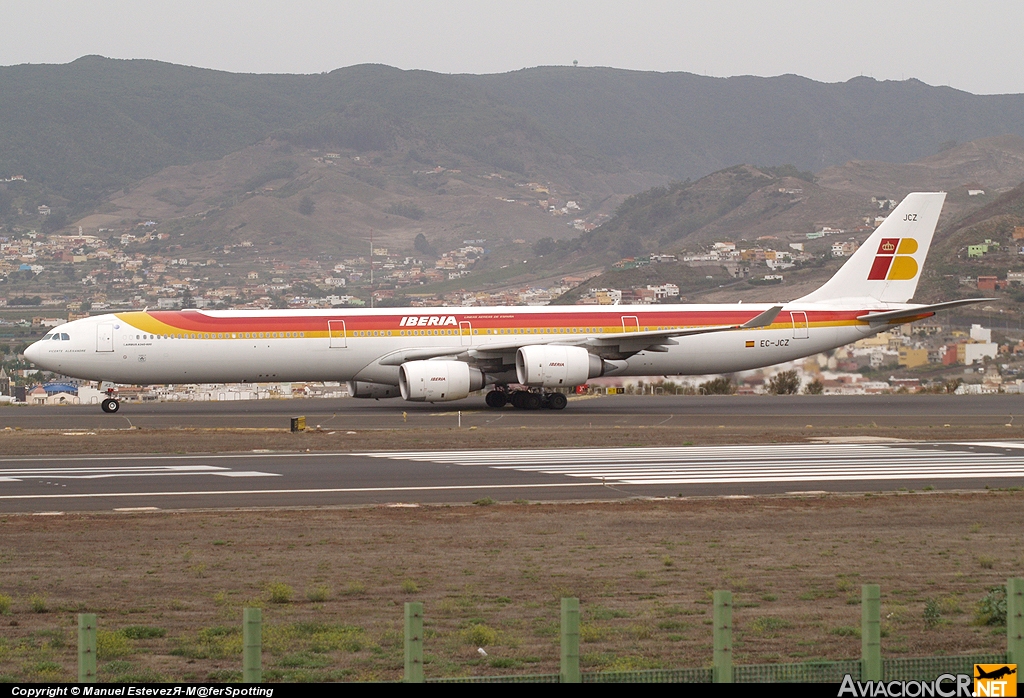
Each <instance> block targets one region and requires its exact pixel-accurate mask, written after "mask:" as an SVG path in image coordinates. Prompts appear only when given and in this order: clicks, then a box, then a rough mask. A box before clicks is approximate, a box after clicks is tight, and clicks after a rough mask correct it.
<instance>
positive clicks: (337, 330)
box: [327, 320, 348, 349]
mask: <svg viewBox="0 0 1024 698" xmlns="http://www.w3.org/2000/svg"><path fill="white" fill-rule="evenodd" d="M327 334H328V335H330V338H331V349H345V348H346V347H348V333H347V332H346V331H345V321H344V320H328V321H327Z"/></svg>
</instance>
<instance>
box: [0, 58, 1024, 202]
mask: <svg viewBox="0 0 1024 698" xmlns="http://www.w3.org/2000/svg"><path fill="white" fill-rule="evenodd" d="M0 94H2V95H3V99H2V100H0V178H3V177H7V176H10V175H14V174H21V175H24V176H25V177H27V178H28V179H29V180H30V181H34V182H38V183H40V184H42V185H43V186H44V188H45V191H44V192H43V193H42V194H41V195H42V196H44V197H49V198H50V201H48V202H39V203H49V205H50V206H51V207H57V206H63V207H67V208H68V209H69V210H70V211H71V212H72V213H81V212H84V211H85V210H86V209H87V208H88V207H89V206H91V205H95V203H96V202H97V201H98V200H99V199H101V198H102V197H103V196H104V195H106V194H110V193H112V192H113V191H116V190H120V189H123V188H124V187H126V186H128V187H130V186H131V185H132V184H134V183H135V182H137V181H139V180H141V179H143V178H145V177H146V176H149V175H152V174H154V173H156V172H158V171H160V170H161V169H163V168H164V167H168V166H172V165H189V164H193V163H196V162H200V161H210V160H215V159H218V158H221V157H224V156H225V155H227V154H229V153H233V152H236V151H238V150H240V149H242V148H244V147H246V146H250V145H253V144H256V143H260V142H263V141H265V140H266V139H267V138H269V137H272V136H273V137H274V138H275V139H276V140H278V141H285V142H288V143H291V144H293V145H295V146H297V147H301V148H317V149H324V150H338V149H349V150H353V151H356V152H370V151H374V152H392V153H393V152H402V153H408V152H410V151H414V152H415V153H416V154H418V157H421V158H423V159H425V160H428V161H432V160H435V159H436V156H437V155H438V154H444V153H446V152H447V153H454V154H457V155H458V156H460V157H463V158H468V159H471V160H473V161H476V162H479V163H482V164H486V165H487V166H489V167H491V168H496V169H498V170H501V171H504V172H507V173H515V174H519V175H523V176H525V177H527V178H531V179H532V178H536V177H537V176H539V174H542V173H544V172H548V171H551V170H556V171H562V172H564V173H566V177H567V179H566V185H567V186H569V187H582V186H583V180H582V179H576V177H577V176H579V175H583V176H585V175H586V174H594V173H624V174H626V173H641V175H642V177H641V178H642V179H644V178H649V177H650V176H656V177H661V178H663V179H664V181H668V180H669V179H680V180H681V179H685V178H687V177H689V178H697V177H701V176H704V175H706V174H708V173H710V172H713V171H716V170H719V169H722V168H724V167H728V166H731V165H734V164H736V163H739V162H751V163H757V164H766V165H781V164H785V163H792V164H794V165H795V166H796V167H798V168H799V169H802V170H812V171H815V172H817V171H819V170H821V169H823V168H825V167H829V166H834V165H840V164H842V163H844V162H847V161H848V160H851V159H854V160H885V161H896V162H907V161H911V160H916V159H919V158H922V157H925V156H927V155H930V154H933V153H935V152H937V151H938V150H939V148H940V146H941V145H942V144H943V143H948V142H950V141H954V140H955V141H960V142H966V141H970V140H974V139H977V138H982V137H988V136H998V135H1003V134H1006V133H1009V134H1015V135H1018V136H1024V96H1022V95H995V96H977V95H971V94H968V93H965V92H959V91H957V90H952V89H950V88H944V87H931V86H928V85H925V84H923V83H921V82H919V81H916V80H908V81H904V82H878V81H875V80H872V79H870V78H856V79H853V80H850V81H848V82H845V83H837V84H825V83H818V82H814V81H812V80H807V79H804V78H799V77H796V76H791V75H788V76H781V77H776V78H755V77H737V78H709V77H701V76H696V75H692V74H687V73H643V72H635V71H626V70H616V69H611V68H569V67H545V68H532V69H528V70H522V71H516V72H513V73H505V74H499V75H442V74H437V73H429V72H425V71H402V70H398V69H395V68H389V67H387V66H380V65H360V66H352V67H348V68H342V69H339V70H335V71H333V72H331V73H327V74H321V75H240V74H231V73H225V72H219V71H213V70H205V69H198V68H190V67H185V66H177V65H171V64H167V63H160V62H156V61H146V60H111V59H106V58H101V57H98V56H87V57H84V58H81V59H79V60H77V61H74V62H72V63H69V64H66V65H20V66H8V67H0ZM639 188H642V187H638V188H637V189H634V191H637V190H639ZM629 193H632V192H629ZM30 203H35V202H30ZM33 208H34V207H33Z"/></svg>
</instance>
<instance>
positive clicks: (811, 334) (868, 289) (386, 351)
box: [25, 192, 990, 413]
mask: <svg viewBox="0 0 1024 698" xmlns="http://www.w3.org/2000/svg"><path fill="white" fill-rule="evenodd" d="M945 196H946V195H945V193H942V192H939V193H914V194H909V195H908V196H907V197H906V198H905V199H904V200H903V201H902V202H901V203H900V205H899V206H897V207H896V209H895V210H894V211H893V212H892V213H891V214H890V215H889V216H888V217H887V218H886V219H885V220H884V221H883V222H882V223H881V225H879V226H878V228H876V229H875V231H874V232H873V233H872V234H871V236H870V237H869V238H868V239H867V241H866V242H865V243H864V245H862V246H861V247H860V248H859V249H858V250H857V251H856V252H855V253H854V254H853V255H852V256H851V257H850V259H849V260H847V262H846V263H845V264H844V265H843V266H842V267H841V268H840V269H839V270H838V271H837V272H836V274H835V275H834V276H833V277H832V278H831V279H829V280H828V281H827V282H826V283H825V284H824V285H823V286H821V287H820V288H818V289H817V290H816V291H814V292H812V293H810V294H808V295H806V296H803V297H802V298H799V299H797V300H794V301H791V302H788V303H749V304H748V303H742V302H741V303H735V304H676V305H667V304H666V305H615V306H554V307H552V306H547V307H465V308H430V309H426V308H423V309H419V308H387V309H353V310H217V311H204V310H180V311H177V310H176V311H162V310H157V311H150V310H143V311H138V312H124V313H114V314H108V315H98V316H94V317H89V318H83V319H79V320H74V321H73V322H69V323H67V324H64V325H61V326H59V327H56V328H54V329H53V331H51V332H49V333H48V334H47V335H46V336H45V337H43V338H42V339H41V340H39V341H37V342H35V343H34V344H32V345H31V346H29V347H28V348H27V349H26V351H25V357H26V358H27V359H28V360H29V361H31V362H32V363H34V364H35V365H36V366H37V367H39V368H42V369H45V370H48V371H54V372H57V373H62V374H65V375H68V376H74V377H77V378H85V379H89V380H95V381H100V384H101V387H102V389H105V390H106V398H105V399H104V400H103V401H102V403H101V407H102V409H103V410H104V411H105V412H108V413H114V412H117V411H118V409H119V407H120V403H119V402H118V398H117V388H116V385H117V384H153V383H165V384H166V383H259V382H288V381H347V382H348V388H349V393H350V394H351V395H352V396H353V397H357V398H392V397H398V396H401V397H402V398H404V399H405V400H410V401H413V402H431V403H433V402H446V401H449V400H459V399H462V398H465V397H468V396H469V394H470V393H472V392H475V391H478V390H483V389H485V388H488V392H487V394H486V403H487V405H488V406H490V407H493V408H501V407H504V406H505V405H506V404H509V403H511V404H512V405H513V406H514V407H517V408H520V409H539V408H548V409H556V410H557V409H563V408H564V407H565V406H566V403H567V399H566V397H565V394H564V392H561V391H556V390H554V389H559V388H563V389H564V388H573V387H576V386H579V385H583V384H585V383H586V382H587V381H588V380H589V379H591V378H596V377H598V376H651V375H657V376H665V375H704V374H713V373H727V372H733V371H743V370H749V369H754V368H762V367H765V366H771V365H773V364H778V363H782V362H786V361H792V360H794V359H798V358H801V357H804V356H809V355H812V354H817V353H819V352H822V351H826V350H829V349H834V348H836V347H841V346H843V345H845V344H849V343H851V342H854V341H856V340H858V339H861V338H863V337H867V336H870V335H873V334H876V333H878V332H881V331H883V330H885V329H887V328H890V327H892V326H894V325H899V324H902V323H907V322H913V321H915V320H920V319H923V318H926V317H930V316H932V315H934V314H935V313H936V312H937V311H940V310H944V309H948V308H954V307H957V306H962V305H966V304H968V303H977V302H981V301H984V300H990V299H984V298H973V299H962V300H956V301H949V302H945V303H937V304H932V305H920V304H910V303H908V301H909V300H910V299H911V298H912V297H913V296H914V293H915V291H916V289H917V283H918V280H919V279H920V276H921V269H922V267H923V265H924V260H925V256H926V255H927V253H928V248H929V246H930V245H931V241H932V236H933V234H934V232H935V226H936V224H937V223H938V219H939V213H940V212H941V210H942V205H943V201H944V200H945Z"/></svg>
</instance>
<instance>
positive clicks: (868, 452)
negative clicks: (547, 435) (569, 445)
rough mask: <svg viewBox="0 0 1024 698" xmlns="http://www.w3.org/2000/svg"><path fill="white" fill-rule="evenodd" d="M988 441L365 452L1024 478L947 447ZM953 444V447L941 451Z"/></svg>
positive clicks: (625, 475)
mask: <svg viewBox="0 0 1024 698" xmlns="http://www.w3.org/2000/svg"><path fill="white" fill-rule="evenodd" d="M963 445H967V446H974V445H978V446H981V445H984V446H986V447H997V448H1005V449H1011V448H1015V447H1016V448H1024V444H1018V445H1014V444H1002V443H986V444H970V443H968V444H924V446H926V448H914V447H909V446H905V445H847V444H823V445H807V444H791V445H766V446H705V447H685V448H623V449H562V450H531V451H512V450H509V451H451V452H444V451H419V452H418V451H405V452H394V453H363V454H359V455H363V456H368V457H373V458H387V459H393V460H412V461H428V462H433V463H439V464H442V463H443V464H451V465H465V466H485V467H490V468H494V469H497V470H516V471H519V472H531V473H544V474H548V475H562V476H566V477H575V478H592V479H598V478H599V479H601V480H602V481H609V480H611V481H614V482H619V483H622V484H628V485H698V484H733V483H735V484H739V483H768V482H814V481H867V480H876V481H892V480H948V479H976V478H982V477H988V478H1024V459H1022V458H1021V457H1020V456H1019V455H1017V454H1006V453H987V452H973V451H962V450H948V447H949V446H963ZM942 447H946V448H947V450H942Z"/></svg>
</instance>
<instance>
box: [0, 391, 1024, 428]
mask: <svg viewBox="0 0 1024 698" xmlns="http://www.w3.org/2000/svg"><path fill="white" fill-rule="evenodd" d="M459 413H461V419H462V425H463V426H464V427H468V426H476V427H479V428H486V427H489V426H494V427H506V428H520V427H524V426H525V427H527V428H529V427H530V426H534V425H544V426H564V427H566V428H570V429H586V428H591V427H615V426H619V427H634V426H665V425H667V426H719V425H724V424H729V425H732V426H737V427H746V426H764V427H773V426H780V427H803V426H804V425H806V424H814V425H815V426H849V425H851V424H866V425H870V424H872V423H878V424H886V425H906V426H929V425H935V426H941V425H943V424H953V425H959V426H975V425H977V426H984V425H999V426H1002V425H1003V424H1005V423H1014V424H1020V423H1024V395H853V396H817V395H785V396H768V395H753V396H741V395H733V396H714V395H712V396H698V395H647V396H639V395H636V396H634V395H609V396H587V397H583V398H570V402H569V406H568V407H567V408H566V409H564V410H561V411H551V410H537V411H523V410H516V409H513V408H511V407H507V408H504V409H501V410H492V409H489V408H487V407H486V406H485V405H484V402H483V399H482V398H478V397H474V398H469V399H466V400H459V401H455V402H447V403H438V404H428V403H414V402H405V401H403V400H400V399H393V400H379V401H377V400H354V399H331V400H321V399H296V400H247V401H227V402H177V403H174V402H163V403H141V404H138V403H125V404H124V405H123V406H122V407H121V411H120V412H119V413H118V414H116V415H108V414H104V413H103V412H101V411H100V409H99V407H98V406H96V405H76V406H24V407H4V408H0V429H3V428H5V427H10V428H12V429H13V428H21V429H126V428H128V427H131V426H135V427H143V428H150V429H161V428H262V429H287V428H288V424H289V418H290V417H293V416H299V415H302V416H305V417H306V420H307V424H308V426H310V427H316V426H317V425H321V426H323V427H324V428H325V429H338V428H345V429H380V428H386V429H412V428H416V429H422V428H433V427H445V426H454V425H455V424H456V421H457V420H458V419H459ZM1015 420H1016V421H1015Z"/></svg>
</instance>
